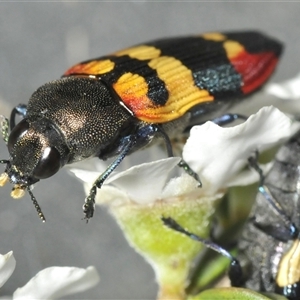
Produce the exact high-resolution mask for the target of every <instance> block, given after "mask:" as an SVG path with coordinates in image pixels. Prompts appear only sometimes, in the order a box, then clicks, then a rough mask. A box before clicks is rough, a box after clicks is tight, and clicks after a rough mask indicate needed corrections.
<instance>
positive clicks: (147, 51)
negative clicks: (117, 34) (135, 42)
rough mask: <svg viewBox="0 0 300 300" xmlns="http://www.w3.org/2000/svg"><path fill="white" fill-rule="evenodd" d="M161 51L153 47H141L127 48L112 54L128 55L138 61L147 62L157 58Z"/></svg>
mask: <svg viewBox="0 0 300 300" xmlns="http://www.w3.org/2000/svg"><path fill="white" fill-rule="evenodd" d="M160 54H161V51H160V50H159V49H157V48H155V47H153V46H147V45H141V46H136V47H132V48H127V49H124V50H121V51H118V52H116V53H114V55H116V56H122V55H128V56H129V57H131V58H136V59H139V60H148V59H153V58H156V57H159V56H160Z"/></svg>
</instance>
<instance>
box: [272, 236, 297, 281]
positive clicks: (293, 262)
mask: <svg viewBox="0 0 300 300" xmlns="http://www.w3.org/2000/svg"><path fill="white" fill-rule="evenodd" d="M299 280H300V241H299V240H298V239H297V240H295V241H293V245H292V247H291V248H290V249H289V251H288V252H287V253H286V254H285V255H284V256H283V258H282V259H281V261H280V264H279V268H278V273H277V277H276V283H277V285H278V286H279V287H284V286H287V285H289V284H294V283H296V282H299Z"/></svg>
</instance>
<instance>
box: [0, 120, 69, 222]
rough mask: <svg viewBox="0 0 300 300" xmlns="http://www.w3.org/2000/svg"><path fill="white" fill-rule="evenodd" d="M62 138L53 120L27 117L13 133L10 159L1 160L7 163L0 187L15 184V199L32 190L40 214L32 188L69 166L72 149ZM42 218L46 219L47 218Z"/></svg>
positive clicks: (12, 194)
mask: <svg viewBox="0 0 300 300" xmlns="http://www.w3.org/2000/svg"><path fill="white" fill-rule="evenodd" d="M62 139H63V138H62V136H61V134H60V133H59V132H58V131H57V130H56V128H55V126H54V125H53V124H52V123H51V122H50V121H49V120H47V119H42V118H37V119H34V120H29V119H27V118H24V119H23V120H22V121H21V122H20V123H18V124H17V125H16V126H15V127H14V128H13V130H12V131H11V133H10V134H9V137H8V141H7V147H8V151H9V154H10V159H9V160H2V161H0V162H2V163H6V169H5V172H4V173H3V174H1V175H0V186H3V185H4V184H5V183H6V182H8V181H10V182H12V183H13V189H12V192H11V196H12V197H13V198H20V197H22V196H23V195H24V194H25V190H28V192H29V193H30V196H31V199H32V201H33V202H34V204H35V206H36V208H37V210H38V211H39V210H40V209H39V206H38V204H37V202H36V200H35V198H34V196H33V195H32V193H31V191H30V186H31V185H32V184H34V183H36V182H38V181H39V180H40V179H45V178H48V177H50V176H52V175H54V174H55V173H56V172H57V171H58V170H59V169H60V168H61V167H62V166H63V165H64V164H65V161H66V158H67V153H68V150H67V149H66V147H65V148H63V147H62V145H64V143H63V141H62ZM40 217H41V215H40ZM41 219H42V220H44V216H42V217H41Z"/></svg>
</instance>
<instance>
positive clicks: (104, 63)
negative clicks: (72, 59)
mask: <svg viewBox="0 0 300 300" xmlns="http://www.w3.org/2000/svg"><path fill="white" fill-rule="evenodd" d="M114 67H115V63H114V62H112V61H111V60H109V59H104V60H93V61H91V62H89V63H87V64H84V65H82V69H81V70H80V71H78V72H82V73H87V74H90V75H101V74H106V73H108V72H110V71H111V70H113V69H114Z"/></svg>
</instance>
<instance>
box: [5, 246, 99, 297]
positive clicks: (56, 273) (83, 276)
mask: <svg viewBox="0 0 300 300" xmlns="http://www.w3.org/2000/svg"><path fill="white" fill-rule="evenodd" d="M15 266H16V261H15V258H14V256H13V253H12V251H10V252H9V253H7V254H5V255H0V287H1V286H2V285H3V284H4V283H5V282H6V281H7V280H8V278H9V277H10V275H11V274H12V273H13V271H14V269H15ZM98 282H99V275H98V273H97V271H96V269H95V268H94V267H92V266H90V267H88V268H86V269H81V268H75V267H50V268H46V269H44V270H42V271H40V272H39V273H37V274H36V275H35V276H34V277H33V278H32V279H31V280H29V282H28V283H27V284H25V285H24V286H23V287H21V288H18V289H17V290H16V291H15V292H14V293H13V296H12V299H18V300H19V299H58V298H62V297H64V296H67V295H70V294H74V293H78V292H83V291H85V290H87V289H89V288H92V287H93V286H95V285H96V284H97V283H98ZM5 299H8V297H5Z"/></svg>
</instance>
